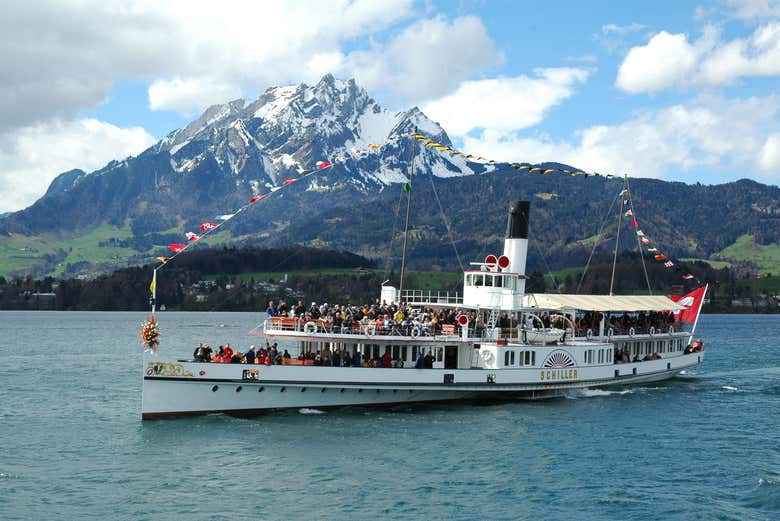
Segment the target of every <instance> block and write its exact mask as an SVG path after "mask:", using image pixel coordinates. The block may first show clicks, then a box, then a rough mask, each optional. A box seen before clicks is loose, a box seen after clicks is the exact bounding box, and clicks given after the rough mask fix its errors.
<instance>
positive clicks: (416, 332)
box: [411, 326, 420, 338]
mask: <svg viewBox="0 0 780 521" xmlns="http://www.w3.org/2000/svg"><path fill="white" fill-rule="evenodd" d="M411 335H412V336H413V337H414V338H417V337H418V336H420V328H419V327H417V326H414V327H413V328H412V332H411Z"/></svg>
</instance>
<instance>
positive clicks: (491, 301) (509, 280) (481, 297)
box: [463, 269, 525, 311]
mask: <svg viewBox="0 0 780 521" xmlns="http://www.w3.org/2000/svg"><path fill="white" fill-rule="evenodd" d="M524 293H525V275H521V274H519V273H510V272H495V271H489V270H481V269H480V270H468V271H465V272H464V274H463V304H464V306H466V307H475V308H483V309H485V308H487V309H500V310H503V311H512V310H516V309H520V308H522V307H523V295H524Z"/></svg>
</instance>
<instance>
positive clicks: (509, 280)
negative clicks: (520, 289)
mask: <svg viewBox="0 0 780 521" xmlns="http://www.w3.org/2000/svg"><path fill="white" fill-rule="evenodd" d="M503 279H504V287H505V288H507V289H515V278H514V277H513V276H512V275H504V276H503Z"/></svg>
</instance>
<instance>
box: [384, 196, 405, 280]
mask: <svg viewBox="0 0 780 521" xmlns="http://www.w3.org/2000/svg"><path fill="white" fill-rule="evenodd" d="M403 200H404V188H403V185H401V190H400V193H399V194H398V207H397V208H396V209H395V219H393V232H392V233H391V234H390V247H389V248H388V251H387V262H385V277H384V278H385V280H387V278H388V277H389V276H390V271H391V270H392V267H393V243H394V242H395V230H396V229H397V224H398V216H399V215H401V202H402V201H403Z"/></svg>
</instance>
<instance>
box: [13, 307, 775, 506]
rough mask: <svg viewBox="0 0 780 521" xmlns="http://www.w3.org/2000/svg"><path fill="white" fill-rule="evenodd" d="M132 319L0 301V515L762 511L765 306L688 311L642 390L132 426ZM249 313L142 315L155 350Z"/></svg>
mask: <svg viewBox="0 0 780 521" xmlns="http://www.w3.org/2000/svg"><path fill="white" fill-rule="evenodd" d="M144 318H145V314H142V313H86V312H84V313H82V312H73V313H67V312H37V313H36V312H33V313H30V312H0V320H2V324H3V326H2V335H0V359H2V361H3V363H2V366H0V385H1V389H2V396H3V399H2V401H0V519H2V520H17V519H19V520H25V521H27V520H38V519H65V520H70V519H74V520H75V519H100V520H107V519H111V520H114V519H165V520H177V519H186V520H200V519H204V520H242V519H252V520H254V519H358V520H363V519H371V520H372V521H374V520H382V519H401V518H405V519H409V518H415V519H448V520H459V519H464V520H465V519H529V520H531V519H533V520H537V519H566V520H571V519H577V520H580V519H585V520H590V519H592V520H604V519H614V520H626V519H662V520H690V519H707V520H712V519H722V520H732V519H733V520H745V519H750V520H777V519H779V518H780V346H778V338H780V316H713V315H706V316H703V317H702V319H701V321H700V324H699V335H697V336H701V337H702V338H703V339H704V340H705V346H706V352H707V357H706V359H705V362H704V364H703V365H702V366H701V367H700V368H698V369H697V370H695V371H691V372H689V373H688V374H686V375H684V376H682V377H679V378H676V379H674V380H672V381H669V382H666V383H661V384H649V385H646V386H641V387H636V388H627V389H616V390H613V391H595V390H594V391H584V392H577V393H573V394H572V395H571V396H569V397H568V398H562V399H556V400H551V401H545V402H533V403H529V402H515V403H504V404H498V405H496V404H490V405H484V406H479V405H439V406H424V407H415V408H401V409H390V410H387V409H384V410H365V409H350V410H343V411H329V412H327V413H322V414H318V411H289V412H282V413H274V414H269V415H265V416H261V417H258V418H256V419H249V420H247V419H235V418H230V417H225V416H219V415H215V416H207V417H200V418H191V419H183V420H172V421H157V422H141V420H140V399H141V354H140V351H141V350H140V341H139V339H138V331H139V329H140V323H141V322H142V321H143V319H144ZM259 318H260V316H259V314H251V313H161V314H160V315H159V321H160V327H161V333H162V347H161V352H162V353H163V354H164V355H170V356H172V357H189V356H191V354H192V350H193V347H194V344H195V343H196V342H197V341H201V340H203V341H208V342H210V343H211V344H212V345H215V344H220V343H224V342H228V341H229V342H231V343H232V344H233V345H234V346H242V347H244V348H246V347H247V346H248V345H249V343H251V340H252V339H250V338H249V337H247V336H246V333H247V331H248V330H249V329H251V328H252V327H254V326H255V325H256V322H257V321H258V319H259Z"/></svg>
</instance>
